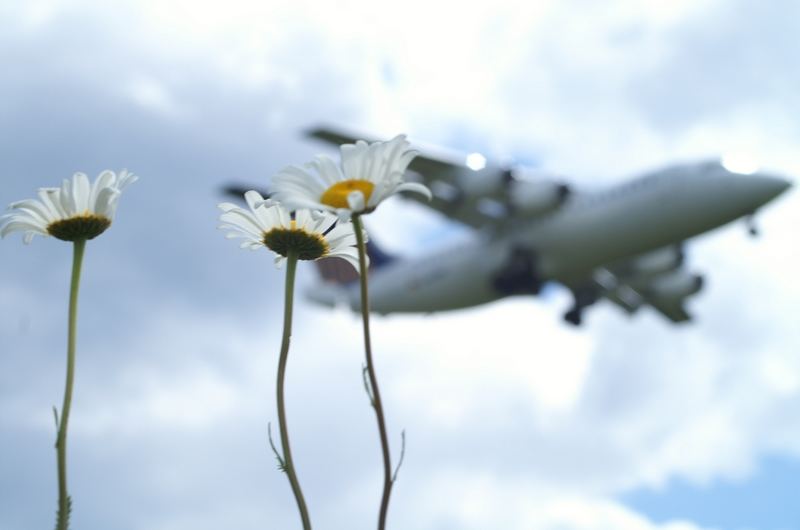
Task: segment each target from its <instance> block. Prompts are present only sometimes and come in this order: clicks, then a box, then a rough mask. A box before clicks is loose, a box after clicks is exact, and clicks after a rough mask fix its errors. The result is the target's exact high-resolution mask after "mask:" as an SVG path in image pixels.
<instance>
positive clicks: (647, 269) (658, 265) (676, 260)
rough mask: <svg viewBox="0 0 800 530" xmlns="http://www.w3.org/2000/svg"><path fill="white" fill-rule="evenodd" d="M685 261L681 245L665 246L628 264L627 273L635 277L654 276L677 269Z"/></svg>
mask: <svg viewBox="0 0 800 530" xmlns="http://www.w3.org/2000/svg"><path fill="white" fill-rule="evenodd" d="M682 263H683V251H682V250H681V249H680V248H679V247H665V248H660V249H658V250H654V251H653V252H648V253H647V254H644V255H642V256H639V257H638V258H636V259H634V260H631V261H630V262H628V263H627V264H626V267H625V268H626V271H625V272H626V273H627V274H630V275H631V276H635V277H646V278H649V277H652V276H657V275H659V274H664V273H666V272H669V271H671V270H675V269H677V268H678V267H679V266H680V265H681V264H682Z"/></svg>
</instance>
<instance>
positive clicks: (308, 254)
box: [264, 221, 330, 260]
mask: <svg viewBox="0 0 800 530" xmlns="http://www.w3.org/2000/svg"><path fill="white" fill-rule="evenodd" d="M291 226H292V228H273V229H272V230H270V231H269V232H266V233H265V234H264V246H266V247H267V248H268V249H270V250H271V251H273V252H275V253H276V254H280V255H281V256H283V257H286V256H288V255H289V250H290V249H292V250H296V251H297V257H298V259H302V260H314V259H319V258H322V257H324V256H325V255H326V254H328V252H330V246H329V245H328V242H327V241H325V238H323V237H322V236H321V235H319V234H312V233H311V232H306V231H305V230H302V229H297V228H295V227H296V226H297V223H296V222H295V221H292V224H291Z"/></svg>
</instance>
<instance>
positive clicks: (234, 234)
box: [219, 190, 358, 269]
mask: <svg viewBox="0 0 800 530" xmlns="http://www.w3.org/2000/svg"><path fill="white" fill-rule="evenodd" d="M244 197H245V200H246V201H247V206H248V207H249V209H244V208H240V207H239V206H236V205H235V204H231V203H229V202H224V203H222V204H220V205H219V209H220V210H222V212H223V213H222V214H221V215H220V221H222V224H221V225H220V226H219V228H220V229H221V230H227V231H228V233H227V234H225V237H227V238H228V239H233V238H241V239H243V240H244V241H242V243H241V245H240V247H241V248H249V249H252V250H256V249H258V248H261V247H267V248H268V249H270V250H272V251H273V252H275V253H276V254H277V256H276V257H275V264H276V265H277V266H279V267H280V266H281V265H282V264H283V262H284V261H285V260H286V257H287V256H288V254H289V250H291V249H294V250H296V251H297V252H298V255H297V257H298V259H301V260H316V259H321V258H333V257H336V258H343V259H345V260H347V261H348V262H349V263H351V264H352V265H353V266H354V267H355V268H356V269H358V250H357V249H356V247H355V244H356V236H355V233H354V232H353V225H352V224H351V223H349V222H341V221H339V220H338V219H337V218H336V216H334V215H332V214H329V213H326V212H320V213H318V214H315V215H312V214H311V212H309V211H308V210H297V211H296V212H295V213H294V219H292V215H291V214H290V213H289V211H288V210H286V209H285V208H284V207H283V206H281V205H280V204H278V203H276V202H274V201H270V200H265V199H264V197H262V196H261V194H260V193H258V192H257V191H252V190H251V191H248V192H247V193H245V194H244Z"/></svg>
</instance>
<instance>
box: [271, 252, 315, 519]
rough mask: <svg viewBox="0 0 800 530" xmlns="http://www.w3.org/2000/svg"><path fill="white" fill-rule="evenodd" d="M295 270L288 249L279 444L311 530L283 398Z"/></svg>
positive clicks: (292, 254)
mask: <svg viewBox="0 0 800 530" xmlns="http://www.w3.org/2000/svg"><path fill="white" fill-rule="evenodd" d="M296 270H297V250H296V249H293V248H291V249H289V250H288V253H287V256H286V299H285V302H284V313H283V340H282V342H281V355H280V359H279V360H278V384H277V392H278V423H279V425H280V431H281V446H282V447H283V459H282V464H283V469H284V471H286V476H288V477H289V484H291V486H292V492H293V493H294V498H295V499H296V500H297V509H298V510H299V511H300V518H301V519H302V520H303V530H311V519H310V518H309V516H308V508H306V501H305V499H304V498H303V492H302V490H301V489H300V482H299V481H298V480H297V474H296V473H295V469H294V461H293V460H292V450H291V449H290V448H289V431H288V429H287V427H286V407H285V405H284V398H283V394H284V392H283V381H284V379H285V377H286V360H287V359H288V358H289V341H290V339H291V336H292V303H293V299H294V277H295V271H296Z"/></svg>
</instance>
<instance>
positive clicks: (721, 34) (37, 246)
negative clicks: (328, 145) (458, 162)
mask: <svg viewBox="0 0 800 530" xmlns="http://www.w3.org/2000/svg"><path fill="white" fill-rule="evenodd" d="M20 6H23V7H16V8H9V7H8V6H5V5H4V6H3V7H2V8H0V9H4V10H5V11H4V13H3V14H4V15H6V14H8V15H9V17H5V16H4V17H3V20H12V19H14V20H19V21H20V24H19V25H18V26H17V25H15V27H13V28H10V27H9V26H11V25H10V24H5V25H4V27H5V29H8V31H4V32H2V36H0V41H2V44H3V46H2V49H5V50H14V53H13V54H11V53H9V52H8V51H7V52H6V53H5V54H4V55H2V57H1V59H0V60H2V64H3V66H4V80H5V82H4V85H3V87H2V88H0V91H1V92H0V96H2V98H3V101H5V102H6V104H5V105H2V106H0V116H1V117H2V118H3V119H2V123H4V124H5V126H0V169H1V170H2V172H3V174H4V175H8V176H9V178H7V179H6V180H4V186H3V189H2V190H0V200H2V201H5V202H6V203H7V202H10V201H11V200H16V199H19V198H22V197H26V196H29V195H30V194H31V193H32V192H33V190H34V189H35V188H36V187H37V186H41V185H50V184H53V183H57V182H58V179H60V178H63V177H65V176H68V175H69V174H70V173H71V172H72V171H75V170H84V171H88V172H89V173H92V172H96V171H99V170H101V169H104V168H105V167H113V168H118V167H120V166H121V165H125V166H128V167H129V169H131V170H133V171H135V172H137V173H139V174H140V175H141V176H142V179H141V180H140V181H139V182H138V183H137V184H136V185H135V186H133V187H131V188H130V189H129V191H126V194H125V196H124V197H123V198H122V201H121V205H120V212H119V216H118V219H117V220H116V221H115V225H114V227H112V229H111V230H110V231H109V232H108V234H107V235H104V236H103V237H102V238H98V239H97V240H96V241H93V242H92V243H91V245H90V246H89V249H88V252H87V262H86V276H85V279H84V285H83V289H84V290H83V293H82V298H81V320H80V322H81V324H80V325H81V328H80V335H79V344H80V346H79V378H78V382H77V387H76V391H77V394H76V398H75V410H74V416H73V422H74V423H73V431H72V438H71V440H72V442H71V458H72V460H71V466H72V469H73V470H74V472H73V473H74V475H73V476H74V479H72V480H74V482H73V484H74V486H73V487H74V493H75V498H76V510H75V524H76V527H77V526H80V527H82V528H87V529H92V528H109V527H114V528H119V529H120V530H126V529H139V528H147V529H148V530H150V529H164V530H167V529H168V530H179V529H184V528H192V529H193V530H203V529H204V528H209V529H210V528H220V527H235V528H242V529H244V530H246V529H248V528H256V527H258V528H261V527H263V526H264V524H271V525H272V526H274V527H276V528H290V527H292V526H293V525H295V524H296V517H295V514H294V512H293V510H292V499H291V495H290V493H289V490H288V488H287V485H286V483H285V479H284V477H283V476H282V475H281V474H280V473H278V472H277V471H276V470H275V462H274V458H273V456H272V455H271V453H270V452H269V449H268V445H267V442H266V424H267V422H269V421H274V417H275V413H274V397H273V394H274V386H273V385H274V364H275V358H276V355H277V345H278V338H279V332H280V329H279V327H280V309H281V305H280V300H279V298H280V297H279V294H280V292H281V285H282V276H281V274H280V273H278V272H275V271H274V270H273V269H272V265H271V261H270V260H269V258H268V256H267V255H266V253H247V252H243V251H239V250H238V249H237V248H235V245H231V244H230V242H228V241H225V240H224V239H223V238H222V237H221V235H220V234H219V233H216V232H215V231H214V226H215V224H216V222H217V221H216V217H217V212H216V210H215V204H216V202H218V201H219V200H221V197H220V196H219V193H218V188H219V186H220V185H221V184H223V183H226V182H229V181H231V180H236V181H245V182H253V183H255V184H262V183H263V184H266V182H267V177H268V176H269V174H271V172H273V171H275V170H276V169H278V168H279V167H281V166H283V165H284V164H287V163H295V162H298V161H302V160H305V159H307V158H308V157H309V156H310V154H312V153H313V152H315V151H316V150H317V149H318V148H319V146H315V145H311V144H307V143H305V142H304V141H303V140H302V139H301V138H300V134H299V131H300V130H301V129H302V128H304V127H306V126H308V125H312V124H314V123H316V122H318V121H331V120H333V121H335V122H338V123H342V124H346V125H353V126H355V127H359V126H360V127H363V128H368V129H372V130H374V131H376V132H377V133H378V134H393V133H395V132H397V131H398V129H406V130H408V131H409V132H410V133H412V134H413V135H414V136H417V137H418V138H420V139H423V140H428V141H433V142H437V141H438V142H442V143H446V144H447V143H450V142H451V141H453V142H455V143H454V144H453V145H452V147H455V148H459V149H465V150H470V149H473V148H481V149H484V150H485V152H486V154H487V155H490V156H493V157H495V158H502V157H505V156H509V155H514V154H520V153H523V154H524V153H530V152H531V151H536V152H535V153H533V155H528V156H531V157H532V158H536V159H538V160H540V161H541V163H542V164H544V165H545V166H547V167H549V168H551V169H557V170H560V171H563V172H567V173H569V174H571V175H572V176H571V178H574V179H575V180H576V181H577V182H578V183H579V185H589V184H590V183H596V181H600V180H606V181H608V180H614V179H619V178H621V177H622V176H623V175H624V174H625V173H626V172H632V171H634V170H638V169H640V168H645V167H648V166H650V165H657V164H658V163H659V162H662V161H667V160H670V159H671V158H673V157H694V156H701V155H707V154H710V153H713V152H715V151H717V150H720V149H729V148H742V147H744V148H748V149H751V150H753V151H755V152H756V153H758V154H759V155H761V156H763V157H764V159H765V161H766V162H767V163H768V165H770V167H774V168H775V169H779V170H782V171H786V172H789V173H792V172H800V159H798V157H797V156H796V154H795V149H794V145H795V144H796V141H797V139H798V136H800V135H799V134H798V130H797V127H796V125H795V124H793V123H792V122H791V120H789V119H788V118H786V116H787V115H788V113H787V111H786V109H787V108H790V107H791V102H792V101H793V99H792V98H793V97H794V96H792V95H791V94H789V92H788V91H787V90H788V89H787V87H791V86H793V85H794V84H795V83H794V76H796V73H795V72H794V71H793V69H792V68H790V67H789V66H790V65H791V64H792V61H791V60H790V59H791V57H789V56H788V55H787V54H788V53H789V50H791V49H792V48H791V47H790V46H788V45H787V44H786V42H785V38H786V37H785V35H786V30H787V28H786V25H787V24H788V20H791V17H788V16H785V15H784V14H783V11H782V9H783V8H787V6H783V7H781V6H779V7H776V8H772V7H770V9H769V10H763V11H762V10H759V12H758V13H755V12H751V11H748V10H739V9H738V7H742V6H741V5H738V4H737V5H729V4H725V5H723V4H721V3H719V2H699V3H698V2H682V3H680V4H675V3H671V4H670V7H669V8H668V9H667V8H664V7H663V6H662V4H661V3H658V2H648V3H644V4H640V3H638V2H618V3H615V4H613V5H612V6H611V8H608V6H604V7H603V9H602V10H598V9H597V8H593V7H591V6H589V5H588V4H586V3H583V2H576V3H567V4H559V3H555V2H539V3H532V4H531V3H529V4H526V5H525V6H520V5H516V4H514V3H509V4H507V5H501V6H492V7H489V6H485V7H476V8H473V9H468V10H465V9H463V6H461V7H460V8H459V9H460V11H459V13H460V15H459V18H458V21H457V23H456V22H455V21H454V18H453V9H452V6H443V7H439V6H437V7H430V6H428V4H421V3H417V4H414V3H412V4H408V5H404V7H403V9H398V10H397V12H396V13H394V15H393V16H385V15H384V14H383V13H382V11H381V10H382V7H381V6H379V5H377V4H369V5H366V4H359V3H352V4H346V5H343V6H340V5H337V6H333V5H331V6H322V5H317V4H316V3H308V4H306V5H305V7H306V9H300V8H298V7H296V6H295V5H294V4H288V3H280V2H275V3H266V4H265V3H262V2H253V3H247V2H233V3H232V4H230V5H229V6H227V8H226V9H225V10H219V9H214V8H212V6H211V5H210V4H208V5H207V4H202V3H201V4H196V3H192V4H191V5H190V4H188V3H186V2H146V3H142V4H138V3H129V4H126V5H123V6H122V7H120V6H119V5H116V4H115V6H114V7H113V8H112V7H108V6H105V5H104V4H101V3H99V2H84V3H82V4H71V5H67V3H59V2H32V3H26V4H24V5H23V4H20ZM642 6H644V7H642ZM737 6H738V7H737ZM423 7H424V8H425V9H423ZM312 8H313V9H312ZM773 9H774V10H773ZM787 9H789V8H787ZM750 19H751V20H752V22H751V21H750ZM710 20H714V21H716V22H717V23H716V24H714V23H709V21H710ZM748 24H752V27H753V28H773V29H774V31H759V32H758V35H756V32H755V31H744V30H745V29H747V28H748ZM76 28H78V30H76ZM751 29H752V28H751ZM443 35H446V36H447V38H446V39H443ZM765 35H766V36H765ZM734 37H736V38H734ZM762 37H763V38H762ZM443 40H444V41H445V42H444V43H443V44H441V45H439V44H437V43H440V42H442V41H443ZM731 57H736V58H739V57H742V61H741V62H740V61H738V60H736V61H734V60H732V59H731ZM739 65H742V66H741V67H740V66H739ZM752 72H755V73H752ZM732 79H736V80H737V81H736V82H731V80H732ZM678 81H681V82H678ZM762 81H763V87H764V92H763V93H762V92H761V86H762V84H761V83H762ZM723 92H724V93H723ZM795 196H796V193H794V194H792V195H790V196H788V197H786V198H784V199H782V200H781V202H779V203H777V204H775V205H774V206H771V207H769V208H767V209H766V211H765V212H763V216H762V222H763V226H764V237H763V238H762V240H760V241H758V242H757V243H755V244H751V242H749V241H746V240H745V238H744V237H742V236H741V233H740V232H741V231H739V232H737V231H736V230H735V229H734V228H731V229H726V230H723V231H720V232H719V233H718V234H716V235H713V236H709V237H708V238H704V240H702V241H698V242H697V243H696V244H695V245H692V247H691V249H690V250H691V252H692V254H691V258H690V263H691V266H692V268H696V269H698V270H703V271H706V272H707V273H708V276H709V279H710V284H709V285H710V287H709V288H708V289H707V290H706V292H704V294H703V295H701V297H700V298H699V299H698V300H697V302H696V303H695V304H694V307H693V309H694V312H695V313H696V314H697V315H698V323H697V324H695V325H693V326H690V327H688V328H683V329H680V328H674V327H672V326H669V325H666V324H664V323H663V322H662V321H661V320H659V318H658V317H657V316H656V315H654V314H652V313H648V312H646V311H645V312H643V314H641V315H638V316H637V317H636V318H635V319H633V320H627V319H625V318H624V317H622V316H621V315H620V314H619V313H618V312H616V311H615V310H613V309H610V308H607V307H603V306H600V307H597V308H595V311H594V312H593V314H591V315H590V316H589V322H588V326H587V327H586V328H584V329H583V330H579V331H577V330H573V329H570V328H566V327H564V326H563V325H562V324H561V322H560V316H559V313H560V311H561V310H562V309H563V307H564V306H566V305H567V304H568V302H569V301H568V297H567V295H566V293H564V292H560V291H556V292H555V294H554V295H553V297H552V298H550V299H547V300H531V299H515V300H510V301H505V302H501V303H497V304H493V305H490V306H486V307H481V308H476V309H473V310H469V311H462V312H457V313H453V314H446V315H436V316H430V317H426V316H394V317H388V318H375V320H374V324H373V325H374V328H373V335H374V337H375V347H376V354H377V356H378V370H379V375H380V378H381V381H382V384H383V389H384V393H385V396H386V401H387V413H388V415H389V422H390V429H391V432H392V444H393V448H394V454H395V455H397V454H398V453H399V449H400V447H399V446H400V431H401V430H402V429H406V432H407V454H406V462H405V464H404V467H403V468H402V470H401V473H400V481H399V482H398V485H397V488H396V495H397V496H396V498H395V500H394V501H393V502H394V503H393V506H392V512H391V517H392V520H393V524H395V525H397V526H398V527H400V528H404V527H408V528H412V527H413V528H420V529H422V530H425V529H427V528H430V529H431V530H433V529H436V530H442V529H447V528H459V529H461V528H466V529H469V528H476V529H478V528H481V529H485V528H498V527H501V528H508V529H514V528H530V527H536V528H550V529H553V530H556V529H558V530H561V529H576V530H584V529H586V530H588V529H592V530H594V529H606V528H607V529H614V530H620V529H621V530H627V529H632V530H634V529H635V530H639V529H641V530H651V529H652V530H656V529H658V530H689V529H694V528H697V527H696V526H693V525H692V524H691V523H690V522H679V521H674V522H670V523H665V524H660V525H659V524H656V523H653V522H650V521H648V519H647V517H645V516H644V515H642V514H637V513H634V512H633V511H631V510H630V509H627V508H625V507H624V506H622V505H621V504H619V503H618V502H616V501H614V500H613V499H614V497H615V496H617V495H619V494H620V493H621V492H624V491H628V490H630V489H635V488H639V487H653V488H657V487H663V486H664V485H667V484H669V483H670V481H672V480H674V479H675V478H676V477H684V478H687V479H688V480H690V481H693V482H696V483H704V484H713V483H714V482H715V481H718V480H721V479H725V478H731V477H738V478H742V477H746V476H747V474H748V473H749V472H750V470H752V469H753V468H754V467H755V466H756V465H757V464H758V461H759V459H760V458H762V456H763V455H765V454H769V453H773V452H777V453H782V454H785V455H789V456H792V455H797V454H799V453H800V447H798V445H797V440H798V439H800V437H798V434H799V433H798V429H800V422H798V418H797V414H796V411H797V410H798V406H797V405H798V403H797V400H798V389H799V388H800V383H798V379H797V377H795V376H794V375H793V374H795V373H798V368H800V367H799V366H798V359H797V353H796V344H798V343H800V337H798V331H797V329H796V322H795V319H794V318H793V315H794V312H793V308H794V307H796V305H797V300H798V296H800V292H798V288H797V286H796V285H795V284H796V282H794V283H793V282H790V281H789V280H788V279H790V278H792V277H793V276H794V272H795V271H796V268H797V264H798V260H800V256H798V254H797V251H796V245H795V244H794V243H793V242H794V241H795V240H796V235H795V233H794V230H795V229H794V227H796V226H798V223H800V219H798V215H797V213H796V212H798V211H800V208H797V200H798V199H797V198H796V197H795ZM370 221H371V223H370V230H372V231H374V233H375V234H376V239H378V240H379V241H381V242H385V243H386V244H387V246H388V247H389V248H390V249H392V250H396V251H400V252H403V253H407V254H410V255H419V254H422V253H424V252H425V251H427V249H428V248H429V246H430V245H444V244H447V243H448V241H451V240H453V239H455V238H460V237H468V236H469V234H465V232H464V231H459V230H458V229H454V228H451V227H449V226H447V225H444V224H443V223H442V222H441V220H440V219H438V218H436V217H434V216H430V215H426V214H425V213H422V209H421V208H418V207H413V206H408V205H404V204H402V203H400V202H399V201H395V202H394V203H391V204H387V205H386V209H385V211H380V212H378V213H376V214H375V216H374V218H373V219H370ZM0 253H1V254H0V256H2V265H1V266H2V271H3V275H2V278H0V309H2V312H3V314H4V315H11V316H10V317H7V318H5V319H3V321H2V322H0V344H2V345H3V347H2V355H0V389H1V390H0V446H2V447H5V448H10V449H9V450H10V451H13V453H14V455H15V457H14V458H13V459H6V460H3V461H2V463H0V471H2V472H0V490H2V491H4V492H9V491H10V492H12V493H11V494H9V495H7V496H6V495H4V496H3V498H2V499H0V527H3V528H9V529H11V530H16V529H21V528H30V527H33V526H44V525H46V524H50V523H51V521H50V516H51V511H50V509H51V507H52V505H53V503H54V494H53V491H52V485H53V479H54V470H53V469H52V441H53V440H52V435H53V432H52V431H53V426H52V417H51V412H50V410H51V409H50V407H51V405H52V403H54V402H58V400H59V398H60V391H61V385H62V384H63V382H62V379H63V373H62V370H63V357H62V356H63V340H64V336H63V331H64V327H65V326H64V319H65V307H63V306H64V305H65V302H64V300H65V296H66V289H67V287H66V280H67V278H68V274H69V247H68V245H63V244H60V242H56V241H44V240H38V241H36V242H35V243H33V244H32V245H31V246H29V247H23V246H22V245H21V244H19V242H18V241H17V240H9V241H3V242H2V245H0ZM311 269H312V267H304V268H303V269H302V271H301V289H300V290H302V287H303V286H304V285H306V284H308V283H309V282H310V277H311V274H312V273H311V272H310V270H311ZM295 325H296V331H295V336H294V342H293V348H292V353H291V357H290V367H289V382H288V391H289V396H288V401H289V407H290V422H291V429H292V435H293V441H294V444H295V446H294V447H295V454H296V459H297V461H298V466H300V478H301V481H302V483H303V484H304V487H305V488H306V491H307V495H308V498H309V502H310V503H311V504H312V507H313V513H315V514H317V515H316V516H317V517H318V518H319V519H318V525H319V527H320V528H326V527H327V528H338V527H340V526H341V521H347V522H348V527H349V528H354V529H357V528H368V527H371V526H372V524H373V522H374V515H375V514H374V511H375V509H376V507H377V502H378V499H377V496H378V489H377V488H378V485H379V484H380V472H379V469H380V462H379V459H380V455H379V452H378V446H377V440H376V437H375V432H374V431H375V428H374V418H373V416H372V412H371V410H370V409H369V406H368V404H367V401H366V397H365V395H364V392H363V388H362V387H361V380H360V370H361V368H360V367H361V362H362V355H361V345H360V335H359V322H358V320H357V318H355V316H353V315H349V314H346V313H342V312H328V311H326V310H321V309H316V308H309V307H306V306H305V305H304V304H302V303H301V304H298V312H297V315H296V323H295ZM320 337H325V340H324V341H320ZM9 345H10V346H9ZM43 485H49V486H43ZM498 525H500V526H498Z"/></svg>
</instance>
